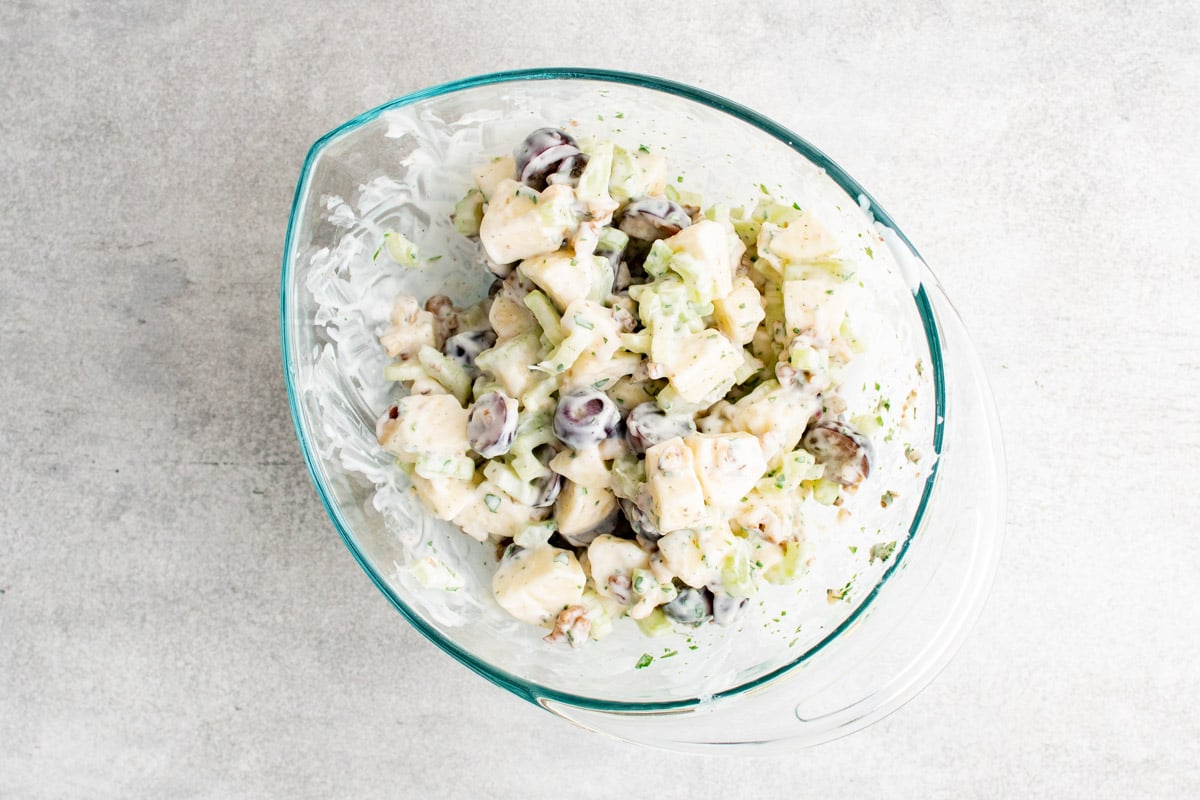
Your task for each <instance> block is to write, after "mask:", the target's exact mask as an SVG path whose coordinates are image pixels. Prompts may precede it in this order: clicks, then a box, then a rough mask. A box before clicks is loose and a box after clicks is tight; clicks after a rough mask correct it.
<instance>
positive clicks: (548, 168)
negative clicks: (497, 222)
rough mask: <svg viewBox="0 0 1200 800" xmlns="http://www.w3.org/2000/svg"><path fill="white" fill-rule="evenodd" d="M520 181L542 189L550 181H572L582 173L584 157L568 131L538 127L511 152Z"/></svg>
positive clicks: (585, 157) (585, 162)
mask: <svg viewBox="0 0 1200 800" xmlns="http://www.w3.org/2000/svg"><path fill="white" fill-rule="evenodd" d="M513 157H514V158H515V159H516V161H517V175H518V176H519V178H520V181H521V183H523V184H525V185H526V186H529V187H531V188H533V189H536V190H537V191H539V192H540V191H542V190H543V189H545V188H546V186H547V185H549V184H551V183H573V182H575V181H577V180H578V179H579V176H580V175H581V174H583V168H584V167H585V166H586V165H587V156H586V155H584V154H583V151H582V150H580V149H579V145H578V144H577V143H576V141H575V140H574V139H572V138H571V136H570V134H568V133H567V132H566V131H564V130H561V129H559V128H538V129H537V130H536V131H534V132H533V133H531V134H529V135H528V136H526V137H525V141H523V142H521V144H520V145H518V146H517V149H516V150H514V151H513Z"/></svg>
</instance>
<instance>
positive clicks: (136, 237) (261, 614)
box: [0, 0, 1200, 800]
mask: <svg viewBox="0 0 1200 800" xmlns="http://www.w3.org/2000/svg"><path fill="white" fill-rule="evenodd" d="M480 5H482V4H476V3H466V2H459V1H458V0H454V1H453V2H450V1H447V0H442V1H441V2H437V3H434V2H411V3H405V2H397V0H392V2H387V3H334V2H308V1H307V0H305V1H304V2H288V3H283V2H279V3H273V4H271V3H258V4H242V3H228V4H226V3H214V2H190V3H174V2H151V1H150V0H147V1H146V2H141V3H137V2H92V3H85V2H41V1H40V0H6V2H3V3H0V208H3V211H4V213H3V216H2V217H0V253H2V254H3V256H2V258H3V269H2V271H0V307H2V308H3V318H2V322H0V354H2V355H3V358H4V371H5V380H4V381H3V385H2V388H0V452H2V453H3V461H2V463H0V487H2V488H3V499H2V500H0V592H2V594H0V798H5V800H8V798H57V797H86V798H129V797H148V798H185V797H203V798H232V797H295V798H299V797H347V798H373V797H465V798H474V797H521V798H531V799H533V798H557V797H563V796H573V797H597V798H602V797H620V796H633V797H639V798H640V797H654V798H677V797H726V798H728V797H752V796H788V797H795V796H804V797H807V796H812V797H853V796H864V797H885V796H886V797H921V798H927V797H952V798H971V797H1002V796H1012V797H1024V796H1034V795H1040V796H1049V795H1054V796H1057V797H1081V798H1100V797H1120V798H1124V797H1134V796H1157V797H1174V796H1181V795H1185V794H1189V793H1190V794H1191V795H1192V796H1196V794H1195V793H1196V792H1200V767H1198V764H1200V709H1198V707H1197V706H1198V705H1200V688H1198V686H1200V678H1198V673H1200V621H1198V620H1197V607H1198V605H1200V604H1198V602H1197V600H1196V594H1195V589H1196V587H1197V585H1198V584H1200V566H1198V563H1200V550H1198V549H1197V545H1196V534H1197V530H1198V527H1200V526H1198V525H1197V517H1198V516H1200V500H1198V495H1197V488H1196V487H1197V466H1198V463H1200V413H1198V412H1197V397H1198V396H1200V308H1198V306H1200V264H1198V263H1197V262H1198V254H1200V234H1198V232H1197V231H1198V229H1200V225H1198V223H1197V209H1198V208H1200V160H1198V158H1197V155H1196V152H1197V148H1196V141H1197V128H1198V124H1200V112H1198V108H1197V103H1198V101H1197V98H1198V97H1200V55H1198V53H1200V6H1198V5H1197V4H1196V3H1195V2H1190V1H1189V2H1177V3H1172V2H1151V3H1145V4H1142V3H1129V4H1126V3H1121V2H1107V3H1099V4H1097V3H1093V2H1078V3H1054V4H1049V5H1053V6H1054V8H1053V9H1043V8H1041V6H1042V5H1043V4H1041V3H1032V2H979V3H974V4H959V3H936V2H920V3H889V2H880V3H875V2H866V1H865V0H850V1H849V2H843V3H829V4H824V3H822V4H819V6H816V7H806V8H804V9H803V10H801V9H799V8H795V9H793V8H792V4H790V3H785V2H780V1H779V0H773V2H768V3H756V2H750V3H739V4H736V5H730V6H726V7H723V8H717V7H715V6H709V5H706V4H705V3H702V2H701V3H697V2H692V3H690V4H685V5H681V4H675V5H674V10H668V4H664V3H658V4H649V3H645V4H632V3H630V4H622V3H613V2H609V3H605V4H603V5H601V4H589V5H588V10H587V11H580V10H574V9H573V8H572V4H569V3H562V2H559V3H556V4H547V5H546V6H545V7H539V4H536V3H521V2H512V1H511V0H497V2H493V3H492V4H491V10H490V11H487V12H486V13H485V15H484V16H482V17H480V16H478V14H479V13H480V12H478V11H476V8H477V7H478V6H480ZM542 64H577V65H585V66H607V67H617V68H625V69H630V70H636V71H644V72H650V73H654V74H659V75H662V76H665V77H670V78H675V79H678V80H682V81H685V82H689V83H693V84H697V85H699V86H701V87H704V88H706V89H710V90H712V91H715V92H717V93H719V94H723V95H726V96H728V97H731V98H733V99H735V100H737V101H740V102H742V103H745V104H747V105H749V106H752V107H755V108H758V109H761V110H763V111H765V112H767V113H768V114H770V115H771V116H773V117H775V118H776V119H777V120H779V121H780V122H782V123H783V124H785V125H787V126H788V127H790V128H792V129H794V130H796V131H799V132H801V133H802V134H803V135H804V136H806V137H807V138H809V139H810V141H812V142H814V143H816V144H817V146H819V147H821V148H823V149H825V150H826V151H827V152H828V153H829V154H830V155H832V156H833V157H834V158H835V159H836V160H838V161H839V162H841V163H842V165H843V166H845V167H846V168H847V169H848V170H849V171H850V173H851V174H853V175H855V176H856V177H857V178H858V179H860V180H861V181H863V182H864V183H865V184H866V185H867V186H868V187H870V188H871V190H872V191H873V193H874V194H875V195H876V197H878V198H879V199H880V201H881V202H882V203H883V204H884V206H886V207H887V208H888V209H889V210H890V211H891V213H892V214H893V216H894V217H895V218H896V219H897V221H898V222H899V223H900V224H901V225H902V226H903V227H904V229H905V230H906V231H907V233H908V234H909V235H910V237H911V238H912V239H913V240H914V241H915V242H916V243H917V244H918V246H919V247H921V249H922V251H923V252H924V254H925V256H926V257H927V259H928V260H929V262H930V263H931V264H932V265H933V267H934V269H935V270H936V271H937V272H938V273H939V275H940V276H941V278H942V280H943V282H944V284H945V286H946V287H947V289H948V291H949V293H950V295H951V296H952V297H953V298H955V300H956V303H957V305H958V307H959V309H960V310H961V312H962V313H963V316H964V317H965V318H966V319H967V322H968V325H969V326H970V328H971V330H972V332H973V334H974V336H975V339H976V342H977V344H978V347H979V349H980V352H981V354H982V357H983V359H984V361H985V363H986V364H987V368H988V371H989V374H990V376H991V379H992V381H993V385H994V389H995V392H996V396H997V402H998V405H999V408H1000V412H1001V415H1002V418H1003V420H1004V426H1005V441H1006V446H1007V449H1008V461H1009V486H1010V503H1009V526H1008V538H1007V541H1006V547H1005V553H1004V558H1003V562H1002V564H1001V567H1000V572H999V574H998V577H997V580H996V585H995V591H994V594H993V596H992V598H991V601H990V603H989V605H988V607H987V609H986V611H985V613H984V615H983V617H982V619H981V620H980V623H979V625H978V626H977V628H976V630H975V632H974V634H973V636H972V637H971V638H970V639H969V640H968V642H967V643H966V645H965V646H964V648H963V650H962V651H961V653H960V654H959V655H958V657H957V658H956V659H955V660H954V661H953V662H952V664H951V666H950V667H949V668H948V669H947V670H946V671H945V672H944V673H943V674H942V676H941V677H940V678H939V679H938V680H937V681H936V682H935V683H934V684H933V685H932V686H931V687H930V688H929V689H927V690H926V691H925V692H924V693H923V694H922V695H920V696H919V697H918V698H917V699H916V700H915V701H913V702H912V703H910V704H909V705H908V706H906V707H905V708H903V709H902V710H901V711H899V712H898V713H896V714H894V715H893V716H892V717H890V718H888V719H887V720H885V721H884V722H882V723H881V724H879V725H877V726H875V727H873V728H871V729H869V730H867V731H865V732H863V733H860V734H856V735H854V736H852V737H850V738H848V739H845V740H842V741H839V742H836V743H833V744H830V745H827V746H824V747H821V748H818V749H816V750H811V751H807V752H801V753H798V754H796V755H795V756H794V757H791V758H788V759H782V760H781V759H776V760H773V761H767V760H762V759H749V758H747V759H740V760H732V761H729V760H717V759H701V758H694V757H683V756H673V755H667V754H662V753H657V752H649V751H645V750H641V749H638V748H635V747H633V746H629V745H624V744H619V743H614V742H609V741H607V740H603V739H601V738H599V737H596V736H593V735H591V734H587V733H584V732H582V731H579V730H576V729H574V728H573V727H571V726H569V725H567V724H566V723H563V722H560V721H559V720H556V719H555V718H553V717H551V716H550V715H548V714H545V713H544V712H541V711H539V710H537V709H535V708H533V707H532V706H529V705H526V704H524V703H523V702H521V701H519V700H517V699H516V698H514V697H512V696H510V695H508V694H506V693H505V692H503V691H501V690H499V689H496V688H494V687H493V686H491V685H490V684H488V683H486V682H484V681H482V680H481V679H478V678H476V677H475V676H474V675H472V674H470V673H468V672H467V670H465V669H464V668H462V667H460V666H458V665H457V664H455V663H454V662H453V661H452V660H451V659H449V658H448V657H447V656H445V655H443V654H442V653H441V652H440V651H438V650H437V649H436V648H435V647H434V646H433V645H431V644H429V643H427V642H426V641H424V640H423V639H422V638H420V637H419V636H418V635H417V634H416V633H414V632H413V631H411V630H410V629H408V628H407V627H406V626H405V625H404V623H403V622H402V620H401V619H400V618H399V616H398V615H397V614H396V613H395V612H394V611H393V610H392V609H391V607H390V606H389V605H388V604H387V602H386V601H385V600H384V598H383V597H382V596H381V595H380V594H379V593H378V592H377V591H376V590H375V589H374V587H372V586H371V584H370V582H369V581H368V580H367V578H366V577H365V576H364V575H363V574H362V572H361V571H360V570H359V568H358V567H357V566H356V565H355V563H354V561H353V559H352V558H351V557H350V555H349V554H348V553H347V552H346V551H345V549H344V547H343V546H342V544H341V542H340V541H339V540H338V538H337V537H336V535H335V534H334V532H333V530H332V528H331V526H330V525H329V523H328V522H327V520H326V518H325V515H324V512H323V511H322V509H321V506H320V504H319V502H318V499H317V496H316V494H315V492H314V490H313V489H312V487H311V486H310V484H309V479H308V476H307V474H306V472H305V469H304V466H303V463H302V461H301V457H300V453H299V450H298V448H297V446H296V444H295V442H294V437H293V433H292V426H291V422H290V420H289V419H288V416H287V405H286V401H285V398H284V390H283V384H282V377H281V369H280V365H279V344H278V321H277V305H278V302H277V281H278V272H279V260H280V253H281V249H282V243H283V234H284V226H285V224H286V222H287V214H288V209H289V204H290V201H291V197H292V191H293V187H294V182H295V180H296V177H297V174H298V171H299V168H300V164H301V161H302V159H303V157H304V153H305V151H306V149H307V147H308V145H309V144H310V143H311V142H312V141H313V140H314V139H315V138H317V137H318V136H319V135H321V134H322V133H324V132H325V131H326V130H328V129H330V128H331V127H333V126H335V125H336V124H338V123H340V122H342V121H343V120H345V119H347V118H349V117H351V116H353V115H355V114H357V113H358V112H360V111H363V110H365V109H367V108H370V107H372V106H375V105H377V104H379V103H381V102H383V101H386V100H388V99H390V98H392V97H395V96H398V95H400V94H403V93H406V92H409V91H411V90H415V89H418V88H421V87H423V86H426V85H429V84H433V83H437V82H441V81H445V80H449V79H453V78H458V77H463V76H466V75H470V74H475V73H480V72H486V71H492V70H496V69H501V68H513V67H520V66H535V65H542Z"/></svg>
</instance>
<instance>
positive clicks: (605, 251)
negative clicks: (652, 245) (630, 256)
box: [592, 238, 629, 273]
mask: <svg viewBox="0 0 1200 800" xmlns="http://www.w3.org/2000/svg"><path fill="white" fill-rule="evenodd" d="M617 245H618V243H617V242H616V241H614V240H613V239H612V238H604V239H601V240H600V241H599V242H597V243H596V249H595V250H593V251H592V252H593V253H594V254H595V255H598V256H601V257H602V258H607V259H608V263H610V264H612V267H613V272H614V273H615V272H616V271H617V270H618V269H619V268H620V266H621V259H622V258H624V257H625V249H626V247H627V246H628V245H629V241H628V240H626V241H625V244H622V245H620V246H619V247H618V246H617Z"/></svg>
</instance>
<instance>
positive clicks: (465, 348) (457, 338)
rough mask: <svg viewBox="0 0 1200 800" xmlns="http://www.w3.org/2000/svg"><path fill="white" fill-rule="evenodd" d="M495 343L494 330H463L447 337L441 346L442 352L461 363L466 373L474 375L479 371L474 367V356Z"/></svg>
mask: <svg viewBox="0 0 1200 800" xmlns="http://www.w3.org/2000/svg"><path fill="white" fill-rule="evenodd" d="M495 343H496V334H495V332H494V331H489V330H482V331H463V332H462V333H456V334H454V335H453V336H451V337H450V338H449V339H447V340H446V344H444V345H443V346H442V352H443V353H445V354H446V355H447V356H449V357H450V358H453V359H454V360H455V361H457V362H458V363H459V364H462V366H463V369H465V370H466V371H467V374H469V375H476V374H478V372H479V370H478V369H476V368H475V358H476V356H478V355H479V354H480V353H482V352H483V351H484V350H487V349H488V348H489V347H491V346H492V345H494V344H495Z"/></svg>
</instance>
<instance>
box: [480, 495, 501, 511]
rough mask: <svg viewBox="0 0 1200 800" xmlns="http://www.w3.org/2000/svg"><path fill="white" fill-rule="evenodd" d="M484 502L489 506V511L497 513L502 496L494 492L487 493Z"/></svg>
mask: <svg viewBox="0 0 1200 800" xmlns="http://www.w3.org/2000/svg"><path fill="white" fill-rule="evenodd" d="M483 504H484V505H485V506H487V507H488V511H491V512H492V513H495V512H496V509H498V508H500V498H499V497H498V496H496V495H494V494H490V493H489V494H485V495H484V496H483Z"/></svg>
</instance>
